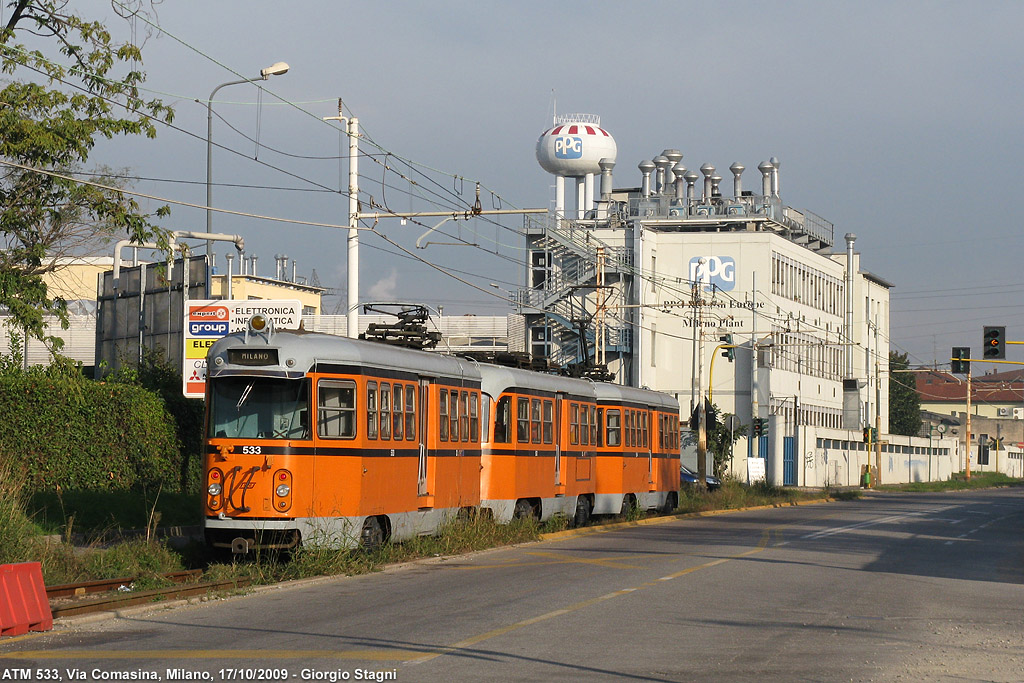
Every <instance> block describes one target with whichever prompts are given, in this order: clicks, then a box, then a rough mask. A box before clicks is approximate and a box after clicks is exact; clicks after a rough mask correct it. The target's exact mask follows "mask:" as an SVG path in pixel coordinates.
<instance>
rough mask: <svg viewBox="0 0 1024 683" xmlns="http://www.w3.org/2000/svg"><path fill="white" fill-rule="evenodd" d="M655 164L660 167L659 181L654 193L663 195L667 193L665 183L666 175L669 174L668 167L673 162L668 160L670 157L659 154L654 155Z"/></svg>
mask: <svg viewBox="0 0 1024 683" xmlns="http://www.w3.org/2000/svg"><path fill="white" fill-rule="evenodd" d="M653 161H654V165H655V166H656V167H657V168H658V175H657V182H656V186H655V192H654V194H657V195H663V194H665V183H666V180H667V178H666V176H667V175H668V169H669V167H670V166H671V165H672V162H671V161H669V160H668V157H665V156H662V155H661V154H659V155H658V156H656V157H654V160H653Z"/></svg>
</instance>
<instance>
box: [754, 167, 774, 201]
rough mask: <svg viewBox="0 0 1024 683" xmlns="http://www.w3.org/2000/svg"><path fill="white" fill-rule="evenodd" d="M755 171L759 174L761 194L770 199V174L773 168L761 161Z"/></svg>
mask: <svg viewBox="0 0 1024 683" xmlns="http://www.w3.org/2000/svg"><path fill="white" fill-rule="evenodd" d="M757 170H758V171H760V172H761V194H763V195H764V196H765V197H771V196H772V173H773V172H774V171H775V167H774V166H772V165H771V164H770V163H769V162H767V161H762V162H761V163H759V164H758V165H757Z"/></svg>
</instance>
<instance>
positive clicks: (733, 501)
mask: <svg viewBox="0 0 1024 683" xmlns="http://www.w3.org/2000/svg"><path fill="white" fill-rule="evenodd" d="M821 497H822V493H821V492H820V491H805V490H802V489H794V488H782V487H778V486H772V485H771V484H768V483H765V482H757V483H756V484H754V485H752V486H747V485H746V484H741V483H740V482H738V481H736V480H735V479H732V478H730V477H725V478H724V479H723V480H722V486H721V487H720V488H719V489H718V490H717V491H706V490H704V489H702V488H699V487H696V486H684V487H683V488H682V489H681V490H680V491H679V510H678V511H679V512H708V511H711V510H735V509H737V508H745V507H755V506H758V505H777V504H786V503H795V502H799V501H801V500H815V499H819V498H821Z"/></svg>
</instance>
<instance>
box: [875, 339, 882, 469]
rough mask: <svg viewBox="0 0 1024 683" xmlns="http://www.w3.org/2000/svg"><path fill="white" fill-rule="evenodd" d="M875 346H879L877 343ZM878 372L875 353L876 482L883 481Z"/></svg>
mask: <svg viewBox="0 0 1024 683" xmlns="http://www.w3.org/2000/svg"><path fill="white" fill-rule="evenodd" d="M875 334H876V335H877V334H878V328H877V327H876V328H875ZM875 348H876V349H877V348H878V345H877V343H876V345H875ZM879 379H880V377H879V373H878V355H877V354H876V355H875V434H877V435H878V436H877V437H876V438H875V468H876V469H877V472H876V473H875V479H876V484H881V483H882V410H881V409H880V408H879V405H880V403H879V402H880V401H881V398H882V389H881V385H880V382H879Z"/></svg>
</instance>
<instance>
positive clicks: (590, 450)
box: [203, 325, 679, 553]
mask: <svg viewBox="0 0 1024 683" xmlns="http://www.w3.org/2000/svg"><path fill="white" fill-rule="evenodd" d="M252 327H253V326H252V325H250V329H249V330H247V331H246V332H238V333H234V334H231V335H229V336H227V337H224V338H222V339H220V340H218V341H217V342H216V343H215V344H214V345H213V347H212V348H211V349H210V352H209V355H208V358H207V363H208V371H207V395H206V398H207V402H206V404H207V415H206V425H207V427H206V432H207V439H206V454H205V461H204V471H203V474H204V485H205V491H206V495H205V503H204V507H205V510H204V512H205V514H204V526H205V537H206V542H207V544H209V545H210V546H212V547H214V548H225V549H226V548H230V549H231V550H232V551H233V552H234V553H246V552H249V551H252V550H257V549H261V548H263V549H272V548H276V549H286V548H294V547H295V546H297V545H298V544H300V543H311V544H324V545H330V546H334V547H355V546H357V545H360V544H362V545H366V546H374V545H378V544H380V543H382V542H383V541H384V540H386V539H389V538H390V539H393V540H402V539H405V538H410V537H413V536H417V535H426V534H433V533H435V532H436V531H437V530H438V529H439V527H440V526H441V525H442V524H444V523H445V522H446V521H447V520H449V519H451V518H453V517H456V516H460V515H461V516H469V515H472V514H475V513H476V512H478V511H479V512H482V513H484V514H490V515H492V516H493V517H494V519H495V520H497V521H499V522H507V521H509V520H511V519H513V518H517V517H534V518H536V519H538V520H542V521H543V520H546V519H548V518H550V517H552V516H553V515H565V516H567V517H570V518H571V519H572V521H573V523H575V524H585V523H586V522H587V520H588V519H589V518H590V516H591V515H592V514H619V513H621V512H625V511H627V510H629V509H630V508H632V507H634V506H637V507H639V508H641V509H662V510H672V509H675V507H676V505H677V503H678V487H679V406H678V404H677V402H676V401H675V400H674V399H673V398H672V397H670V396H668V395H666V394H662V393H659V392H655V391H649V390H644V389H634V388H630V387H623V386H618V385H614V384H606V383H599V382H592V381H589V380H582V379H571V378H566V377H559V376H556V375H550V374H545V373H539V372H532V371H528V370H522V369H517V368H508V367H503V366H498V365H489V364H485V363H478V362H476V361H474V360H472V359H468V358H459V357H455V356H446V355H441V354H438V353H433V352H425V351H415V350H410V349H404V348H399V347H395V346H389V345H386V344H381V343H378V342H371V341H362V340H355V339H348V338H344V337H337V336H333V335H327V334H318V333H309V332H302V331H299V332H290V331H289V332H285V331H278V332H273V331H272V330H270V329H265V330H263V331H260V332H257V331H254V330H253V329H252Z"/></svg>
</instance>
